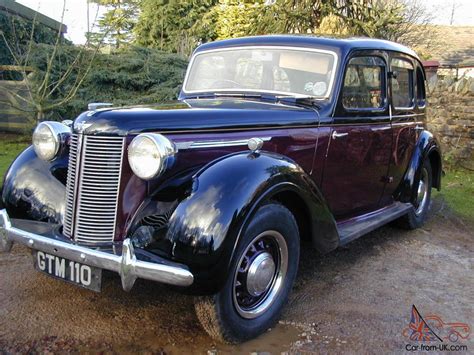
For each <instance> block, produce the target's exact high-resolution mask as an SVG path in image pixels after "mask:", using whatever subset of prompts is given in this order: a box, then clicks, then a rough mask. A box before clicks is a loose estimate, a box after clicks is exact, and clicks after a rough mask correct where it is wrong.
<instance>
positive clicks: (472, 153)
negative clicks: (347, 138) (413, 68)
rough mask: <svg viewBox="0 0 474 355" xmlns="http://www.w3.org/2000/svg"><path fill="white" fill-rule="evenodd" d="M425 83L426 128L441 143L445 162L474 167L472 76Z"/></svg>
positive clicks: (473, 95) (473, 94)
mask: <svg viewBox="0 0 474 355" xmlns="http://www.w3.org/2000/svg"><path fill="white" fill-rule="evenodd" d="M432 79H433V80H430V81H429V82H428V88H427V89H428V90H427V91H428V93H427V96H428V109H427V123H428V129H429V130H430V131H431V132H433V133H434V134H435V135H436V136H437V137H438V139H439V140H440V142H441V146H442V149H443V156H444V159H445V161H446V162H447V163H448V164H455V165H461V166H464V167H467V168H470V169H474V78H462V79H460V80H458V81H454V79H453V78H450V77H447V78H444V79H438V78H436V77H434V78H432Z"/></svg>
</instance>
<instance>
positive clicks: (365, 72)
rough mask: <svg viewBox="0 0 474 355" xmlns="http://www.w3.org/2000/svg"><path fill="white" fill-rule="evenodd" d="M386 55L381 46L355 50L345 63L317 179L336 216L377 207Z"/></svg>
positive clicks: (386, 157) (384, 139)
mask: <svg viewBox="0 0 474 355" xmlns="http://www.w3.org/2000/svg"><path fill="white" fill-rule="evenodd" d="M387 59H388V57H387V54H386V53H385V52H379V51H364V52H358V53H357V54H356V55H353V56H352V57H351V58H350V59H349V61H348V63H347V66H346V70H345V76H344V82H343V87H342V90H341V93H340V97H339V99H338V105H337V108H336V111H335V115H334V119H333V124H332V127H331V128H332V132H331V139H330V143H329V147H328V153H327V157H326V163H325V168H324V176H323V183H322V190H323V194H324V196H325V198H326V200H327V202H328V204H329V206H330V208H331V210H332V212H333V214H334V215H335V217H336V219H344V218H349V217H352V216H355V215H359V214H362V213H365V212H368V211H371V210H375V209H377V208H378V207H379V202H380V198H381V196H382V194H383V190H384V186H385V181H386V176H387V173H388V167H389V161H390V153H391V148H392V132H391V125H390V114H389V106H388V100H387V72H388V70H387Z"/></svg>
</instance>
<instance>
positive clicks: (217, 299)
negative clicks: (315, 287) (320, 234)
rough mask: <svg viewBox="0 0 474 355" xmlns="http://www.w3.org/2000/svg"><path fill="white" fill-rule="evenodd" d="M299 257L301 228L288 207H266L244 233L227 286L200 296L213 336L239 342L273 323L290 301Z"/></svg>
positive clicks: (197, 305)
mask: <svg viewBox="0 0 474 355" xmlns="http://www.w3.org/2000/svg"><path fill="white" fill-rule="evenodd" d="M298 259H299V235H298V226H297V224H296V221H295V218H294V217H293V215H292V214H291V212H290V211H289V210H288V209H286V208H285V207H284V206H282V205H280V204H277V203H271V204H267V205H265V206H263V207H261V208H260V209H259V210H258V211H257V213H256V214H255V217H254V218H253V219H252V221H251V222H250V225H249V226H248V228H247V230H246V231H245V233H244V235H243V236H242V239H241V241H240V243H239V246H238V248H237V250H236V253H235V256H234V258H233V260H232V264H231V272H230V273H229V276H228V278H227V281H226V283H225V285H224V287H223V288H222V290H221V291H220V292H219V293H217V294H215V295H213V296H205V297H199V298H197V299H196V302H195V309H196V314H197V317H198V319H199V321H200V322H201V324H202V326H203V327H204V329H205V330H206V331H207V332H208V334H209V335H210V336H211V337H213V338H215V339H217V340H220V341H223V342H227V343H238V342H242V341H245V340H248V339H251V338H254V337H256V336H257V335H259V334H261V333H263V332H264V331H265V330H267V329H268V328H269V327H271V326H273V325H274V324H275V323H276V322H277V320H278V318H279V316H280V312H281V310H282V308H283V306H284V304H285V303H286V301H287V298H288V294H289V293H290V291H291V288H292V286H293V282H294V280H295V277H296V272H297V269H298Z"/></svg>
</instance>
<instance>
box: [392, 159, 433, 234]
mask: <svg viewBox="0 0 474 355" xmlns="http://www.w3.org/2000/svg"><path fill="white" fill-rule="evenodd" d="M432 181H433V175H432V171H431V165H430V161H429V160H428V159H426V160H425V161H424V162H423V166H422V167H421V174H420V179H419V180H418V193H417V195H416V197H415V199H414V201H412V204H413V208H412V209H411V210H410V211H409V212H408V213H407V214H406V215H405V216H403V217H401V218H400V219H399V220H398V221H397V224H398V225H399V226H400V227H403V228H405V229H416V228H419V227H421V226H422V225H423V224H424V223H425V220H426V217H427V215H428V211H429V209H430V206H431V186H432Z"/></svg>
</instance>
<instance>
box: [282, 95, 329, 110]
mask: <svg viewBox="0 0 474 355" xmlns="http://www.w3.org/2000/svg"><path fill="white" fill-rule="evenodd" d="M275 99H276V101H277V102H281V103H282V104H291V105H304V106H311V107H316V108H321V106H320V105H319V104H317V103H316V99H315V98H314V96H290V95H288V96H286V95H285V96H276V97H275Z"/></svg>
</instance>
